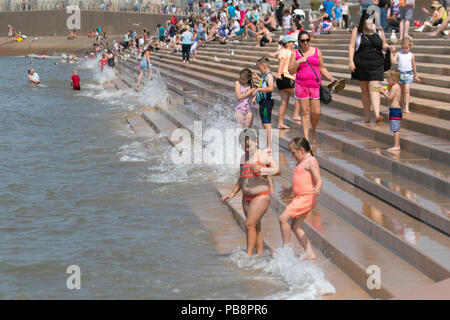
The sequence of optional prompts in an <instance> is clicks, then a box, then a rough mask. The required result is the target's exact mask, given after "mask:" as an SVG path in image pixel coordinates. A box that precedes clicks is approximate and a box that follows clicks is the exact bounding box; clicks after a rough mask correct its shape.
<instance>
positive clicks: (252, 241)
mask: <svg viewBox="0 0 450 320" xmlns="http://www.w3.org/2000/svg"><path fill="white" fill-rule="evenodd" d="M244 201H245V200H244ZM269 203H270V195H263V196H259V197H256V198H254V199H253V200H252V201H251V202H250V203H249V205H248V212H247V220H246V222H245V229H246V230H247V255H248V256H252V255H253V250H254V249H255V247H256V245H257V240H258V237H259V238H260V239H261V240H262V234H261V229H259V231H258V230H257V228H256V226H257V225H258V224H259V223H260V221H261V218H262V217H263V216H264V214H265V213H266V211H267V209H268V208H269ZM258 233H259V234H258ZM259 247H260V248H262V244H259ZM257 253H258V254H260V253H262V251H261V252H257Z"/></svg>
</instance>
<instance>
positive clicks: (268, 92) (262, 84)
mask: <svg viewBox="0 0 450 320" xmlns="http://www.w3.org/2000/svg"><path fill="white" fill-rule="evenodd" d="M256 66H257V68H258V70H259V72H260V73H261V75H262V76H261V78H260V81H259V85H258V88H257V89H256V90H255V91H253V96H254V97H253V102H255V101H257V102H258V103H259V116H260V117H261V123H262V126H263V127H264V129H266V131H267V151H269V152H271V150H272V108H273V104H274V101H273V98H272V92H273V83H274V81H273V75H272V73H270V61H269V59H268V58H266V57H263V58H261V59H259V60H258V61H256Z"/></svg>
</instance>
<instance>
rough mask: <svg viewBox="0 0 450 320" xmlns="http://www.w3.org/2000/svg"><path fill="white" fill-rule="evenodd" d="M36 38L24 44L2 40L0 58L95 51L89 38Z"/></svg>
mask: <svg viewBox="0 0 450 320" xmlns="http://www.w3.org/2000/svg"><path fill="white" fill-rule="evenodd" d="M34 38H35V37H28V38H27V39H24V40H23V41H22V42H20V43H19V42H17V41H13V40H9V39H8V38H7V37H1V38H0V56H3V57H4V56H20V55H26V54H31V53H35V54H40V53H42V52H45V53H46V54H53V53H54V52H78V53H80V52H82V53H84V52H85V51H87V50H93V44H94V42H95V39H92V38H88V37H87V36H80V37H78V38H76V39H74V40H68V39H67V37H39V38H40V39H39V40H34V41H32V39H34ZM119 38H120V36H111V37H110V38H109V39H108V40H107V41H104V44H106V43H107V42H110V46H111V45H112V40H119Z"/></svg>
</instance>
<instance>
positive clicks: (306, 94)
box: [294, 85, 320, 99]
mask: <svg viewBox="0 0 450 320" xmlns="http://www.w3.org/2000/svg"><path fill="white" fill-rule="evenodd" d="M294 96H295V97H296V98H297V99H320V88H308V87H302V86H299V85H296V86H295V91H294Z"/></svg>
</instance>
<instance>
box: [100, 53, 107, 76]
mask: <svg viewBox="0 0 450 320" xmlns="http://www.w3.org/2000/svg"><path fill="white" fill-rule="evenodd" d="M99 63H100V72H103V68H104V67H105V65H106V64H107V63H108V58H107V57H106V53H104V52H103V53H102V58H101V59H100V61H99Z"/></svg>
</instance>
